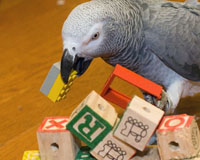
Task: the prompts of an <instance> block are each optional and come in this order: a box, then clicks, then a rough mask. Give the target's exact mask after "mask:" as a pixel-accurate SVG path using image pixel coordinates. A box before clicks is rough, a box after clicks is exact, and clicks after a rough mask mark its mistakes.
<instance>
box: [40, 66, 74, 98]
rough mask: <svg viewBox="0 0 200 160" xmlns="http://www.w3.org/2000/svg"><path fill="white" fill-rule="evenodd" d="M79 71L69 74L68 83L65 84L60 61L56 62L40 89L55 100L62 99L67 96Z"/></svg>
mask: <svg viewBox="0 0 200 160" xmlns="http://www.w3.org/2000/svg"><path fill="white" fill-rule="evenodd" d="M76 74H77V72H76V71H75V70H73V71H72V72H71V74H70V76H69V80H68V83H67V84H65V83H64V82H63V80H62V77H61V74H60V62H57V63H54V64H53V65H52V67H51V69H50V71H49V73H48V75H47V77H46V79H45V81H44V82H43V84H42V87H41V89H40V91H41V92H42V93H44V94H45V95H46V96H47V97H48V98H49V99H50V100H52V101H53V102H58V101H61V100H62V99H64V98H65V97H66V94H67V92H68V91H69V88H70V86H71V85H72V83H73V81H74V79H75V78H76Z"/></svg>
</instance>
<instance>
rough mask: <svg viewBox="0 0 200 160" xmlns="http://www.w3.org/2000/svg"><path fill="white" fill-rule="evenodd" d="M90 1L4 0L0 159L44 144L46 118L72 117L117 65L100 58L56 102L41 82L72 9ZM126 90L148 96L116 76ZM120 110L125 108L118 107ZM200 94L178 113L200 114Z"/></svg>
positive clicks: (57, 54)
mask: <svg viewBox="0 0 200 160" xmlns="http://www.w3.org/2000/svg"><path fill="white" fill-rule="evenodd" d="M84 1H86V0H66V1H65V0H29V1H27V0H0V60H1V62H0V159H2V160H3V159H6V160H19V159H22V156H23V152H24V151H25V150H34V149H38V146H37V139H36V131H37V129H38V127H39V126H40V124H41V122H42V121H43V119H44V118H45V117H48V116H69V115H70V113H71V112H72V110H73V109H74V108H75V107H76V106H77V105H78V104H79V103H80V102H81V101H82V100H83V99H84V98H85V97H86V96H87V95H88V94H89V93H90V92H91V91H92V90H95V91H96V92H98V93H100V92H101V90H102V88H103V86H104V83H105V82H106V80H107V78H108V76H109V75H110V73H111V72H112V70H113V67H112V66H109V65H108V64H106V63H105V62H104V61H103V60H101V59H95V60H94V61H93V63H92V65H91V66H90V67H89V69H88V70H87V72H86V73H85V74H84V75H83V76H81V77H80V78H77V79H76V80H75V81H74V84H73V85H72V87H71V90H70V92H69V93H68V95H67V98H66V99H65V100H62V101H61V102H58V103H53V102H51V101H50V100H49V99H48V98H47V97H46V96H45V95H43V94H42V93H41V92H40V87H41V85H42V83H43V81H44V79H45V77H46V76H47V74H48V71H49V69H50V68H51V66H52V64H53V63H55V62H57V61H60V59H61V56H62V39H61V29H62V25H63V23H64V21H65V19H66V18H67V16H68V14H69V13H70V11H71V10H72V9H73V8H74V7H75V6H77V5H78V4H80V3H82V2H84ZM113 87H114V88H115V89H117V90H119V91H120V92H123V93H126V94H127V95H130V96H133V95H134V94H137V95H139V96H141V97H142V95H141V93H140V91H139V90H138V89H137V88H135V87H133V86H130V85H129V84H127V83H126V82H122V81H121V80H119V79H116V80H115V81H114V83H113ZM115 107H116V109H117V111H118V112H119V113H121V112H123V110H122V109H120V108H119V107H117V106H115ZM199 111H200V95H196V96H195V97H192V98H191V97H188V98H185V99H182V100H181V102H180V104H179V106H178V109H177V111H176V113H187V114H190V115H196V116H197V117H198V116H200V113H199Z"/></svg>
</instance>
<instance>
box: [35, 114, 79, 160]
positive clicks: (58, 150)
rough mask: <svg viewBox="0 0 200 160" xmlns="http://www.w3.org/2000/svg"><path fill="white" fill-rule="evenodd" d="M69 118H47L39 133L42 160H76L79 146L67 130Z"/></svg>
mask: <svg viewBox="0 0 200 160" xmlns="http://www.w3.org/2000/svg"><path fill="white" fill-rule="evenodd" d="M68 120H69V119H68V117H47V118H46V119H45V120H44V121H43V123H42V124H41V126H40V128H39V129H38V131H37V139H38V145H39V150H40V155H41V160H63V159H75V156H76V153H77V150H78V146H77V145H76V143H75V140H74V137H73V135H72V134H71V133H70V132H69V131H68V130H66V125H67V123H68Z"/></svg>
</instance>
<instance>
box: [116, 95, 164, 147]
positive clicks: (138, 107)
mask: <svg viewBox="0 0 200 160" xmlns="http://www.w3.org/2000/svg"><path fill="white" fill-rule="evenodd" d="M163 115H164V112H163V111H162V110H160V109H159V108H157V107H155V106H153V105H152V104H150V103H148V102H146V101H145V100H143V99H141V98H139V97H137V96H134V97H133V99H132V100H131V102H130V104H129V106H128V107H127V109H126V111H125V112H124V114H123V117H122V118H121V121H120V122H119V125H118V127H117V128H116V129H115V131H114V136H115V137H117V138H119V139H120V140H122V141H124V142H126V143H128V144H129V145H131V146H132V147H134V148H136V149H138V150H140V151H143V150H144V149H145V146H146V145H147V143H148V141H149V140H150V138H151V136H152V134H153V133H154V131H155V129H156V128H157V126H158V125H159V123H160V121H161V118H162V117H163Z"/></svg>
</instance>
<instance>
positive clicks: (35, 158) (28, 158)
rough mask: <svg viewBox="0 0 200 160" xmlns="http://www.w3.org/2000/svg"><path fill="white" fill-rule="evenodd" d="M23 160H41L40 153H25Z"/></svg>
mask: <svg viewBox="0 0 200 160" xmlns="http://www.w3.org/2000/svg"><path fill="white" fill-rule="evenodd" d="M22 160H40V153H39V151H37V150H33V151H25V152H24V155H23V158H22Z"/></svg>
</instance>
